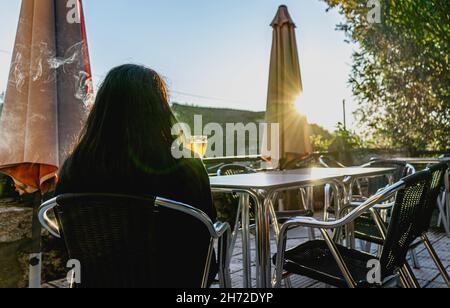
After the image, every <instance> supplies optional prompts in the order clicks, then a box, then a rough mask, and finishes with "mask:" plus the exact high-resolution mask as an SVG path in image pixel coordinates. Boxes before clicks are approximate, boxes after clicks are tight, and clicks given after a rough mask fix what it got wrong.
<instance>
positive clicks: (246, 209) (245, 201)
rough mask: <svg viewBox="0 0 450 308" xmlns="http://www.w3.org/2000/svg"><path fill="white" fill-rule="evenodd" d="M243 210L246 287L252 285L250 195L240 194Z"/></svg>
mask: <svg viewBox="0 0 450 308" xmlns="http://www.w3.org/2000/svg"><path fill="white" fill-rule="evenodd" d="M240 202H241V210H242V214H241V215H242V216H241V219H242V261H243V267H244V288H247V289H248V288H251V287H252V270H251V245H250V196H249V195H248V194H241V195H240Z"/></svg>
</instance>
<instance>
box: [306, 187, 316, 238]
mask: <svg viewBox="0 0 450 308" xmlns="http://www.w3.org/2000/svg"><path fill="white" fill-rule="evenodd" d="M306 191H307V195H308V197H307V200H308V201H307V203H308V204H307V207H308V209H309V210H310V211H312V212H313V213H314V212H315V211H314V187H313V186H311V187H307V188H306ZM309 239H310V240H311V241H314V240H315V239H316V232H315V230H314V228H309Z"/></svg>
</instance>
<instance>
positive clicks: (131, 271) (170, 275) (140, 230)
mask: <svg viewBox="0 0 450 308" xmlns="http://www.w3.org/2000/svg"><path fill="white" fill-rule="evenodd" d="M156 200H162V202H163V203H164V202H166V206H159V203H161V201H156ZM54 211H55V214H56V216H57V220H58V223H59V232H60V235H61V237H62V238H63V239H64V241H65V243H66V248H67V250H68V253H69V257H70V258H71V259H74V260H78V261H79V262H80V264H81V283H80V284H79V285H77V287H81V288H97V287H101V288H105V287H106V288H155V287H188V288H192V287H194V288H199V287H201V286H203V285H204V282H205V277H207V276H208V274H209V265H210V254H211V251H212V249H211V245H212V244H211V243H212V238H211V233H210V231H211V230H209V229H211V228H213V224H212V222H211V221H210V220H209V218H208V217H207V216H206V214H204V213H203V212H201V211H199V210H197V209H195V208H191V207H188V206H186V205H182V204H176V203H174V202H171V201H164V199H156V198H140V197H131V196H121V195H110V194H80V195H62V196H60V197H58V198H56V206H55V207H54ZM193 247H195V249H193ZM192 253H195V254H193V255H192V257H191V256H190V254H192ZM194 255H195V256H198V255H201V258H198V259H194V257H193V256H194Z"/></svg>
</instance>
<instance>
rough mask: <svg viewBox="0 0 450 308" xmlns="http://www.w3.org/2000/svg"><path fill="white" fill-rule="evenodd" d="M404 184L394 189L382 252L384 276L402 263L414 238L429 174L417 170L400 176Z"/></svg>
mask: <svg viewBox="0 0 450 308" xmlns="http://www.w3.org/2000/svg"><path fill="white" fill-rule="evenodd" d="M403 181H404V183H405V188H404V189H402V190H401V191H399V192H398V193H397V197H396V201H395V205H394V207H393V210H392V216H391V222H390V224H389V230H388V232H387V236H386V240H385V243H384V246H383V252H382V255H381V259H380V261H381V267H382V272H383V277H388V276H390V275H392V274H394V273H395V271H396V270H397V269H399V268H401V267H402V266H403V265H404V262H405V259H406V256H407V254H408V251H409V249H410V246H411V244H412V243H413V242H414V240H416V239H417V234H418V230H420V228H421V227H422V226H421V218H420V215H421V212H422V209H423V207H424V204H425V202H426V200H427V197H428V192H429V187H430V182H431V174H430V173H429V172H427V171H424V172H420V173H417V174H414V175H411V176H409V177H406V178H405V179H403Z"/></svg>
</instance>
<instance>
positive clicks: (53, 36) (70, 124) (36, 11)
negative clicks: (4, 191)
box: [0, 0, 92, 193]
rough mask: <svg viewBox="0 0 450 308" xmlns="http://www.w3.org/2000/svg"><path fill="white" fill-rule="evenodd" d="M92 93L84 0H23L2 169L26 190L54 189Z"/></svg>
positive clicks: (0, 151) (3, 126)
mask: <svg viewBox="0 0 450 308" xmlns="http://www.w3.org/2000/svg"><path fill="white" fill-rule="evenodd" d="M71 2H72V3H73V4H74V6H73V7H71V6H70V3H71ZM68 4H69V5H68ZM91 97H92V79H91V69H90V64H89V54H88V48H87V39H86V31H85V24H84V16H83V11H82V4H81V1H65V0H23V2H22V8H21V13H20V19H19V26H18V30H17V35H16V42H15V46H14V52H13V58H12V62H11V69H10V74H9V82H8V86H7V90H6V97H5V103H4V108H3V112H2V117H1V119H0V172H2V173H5V174H7V175H9V176H11V177H12V178H13V179H14V181H15V183H16V186H17V188H18V189H19V190H20V191H21V192H27V193H33V192H36V191H42V192H47V191H48V190H49V189H50V187H51V185H52V183H53V180H54V179H55V175H56V172H57V170H58V168H59V167H60V165H61V164H62V163H63V162H64V159H65V158H66V156H67V154H68V151H69V150H70V147H71V146H72V144H73V143H74V142H75V141H76V138H77V136H78V134H79V132H80V130H81V128H82V125H83V123H84V121H85V118H86V115H87V112H88V106H89V104H91Z"/></svg>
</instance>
